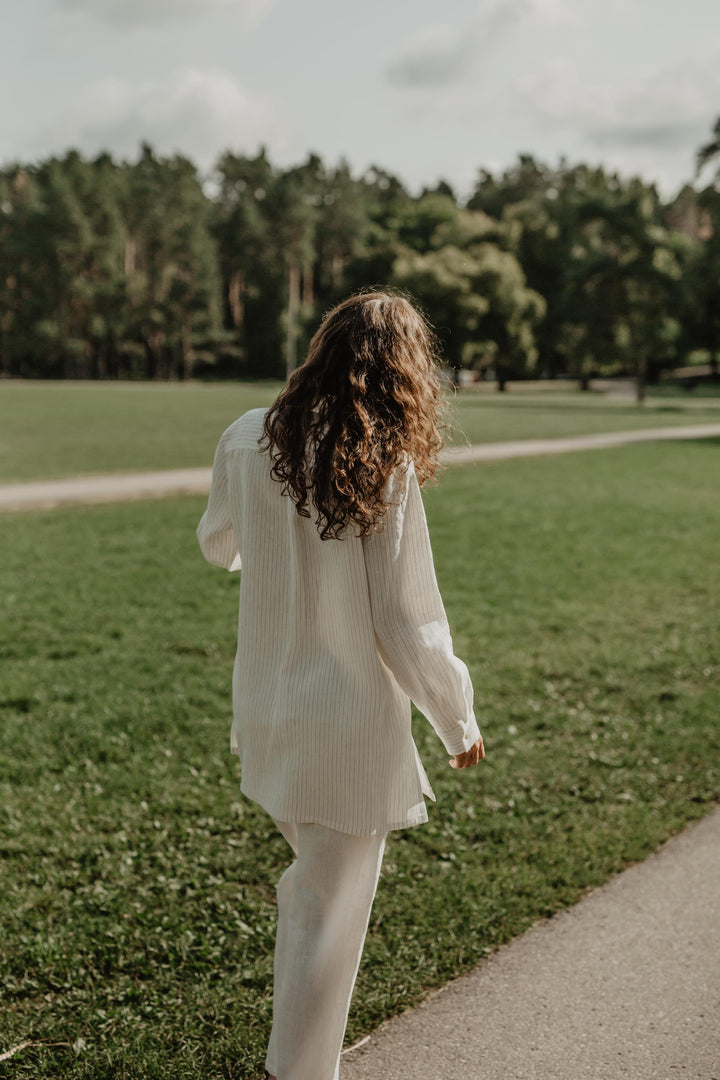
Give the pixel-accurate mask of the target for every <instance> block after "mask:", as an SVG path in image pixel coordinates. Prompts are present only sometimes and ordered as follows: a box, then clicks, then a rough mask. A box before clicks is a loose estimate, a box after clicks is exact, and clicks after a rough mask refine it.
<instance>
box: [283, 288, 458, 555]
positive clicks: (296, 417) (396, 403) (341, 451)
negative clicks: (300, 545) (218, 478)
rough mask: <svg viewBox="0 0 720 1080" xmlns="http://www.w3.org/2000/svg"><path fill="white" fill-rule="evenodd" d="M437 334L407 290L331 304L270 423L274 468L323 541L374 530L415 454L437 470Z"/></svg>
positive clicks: (429, 472)
mask: <svg viewBox="0 0 720 1080" xmlns="http://www.w3.org/2000/svg"><path fill="white" fill-rule="evenodd" d="M441 413H442V392H441V386H440V380H439V377H438V361H437V351H436V343H435V337H434V335H433V333H432V330H431V329H430V326H429V324H428V323H427V321H426V320H425V319H424V318H423V316H422V315H421V314H420V312H419V311H417V310H416V308H415V307H413V305H412V304H411V303H410V301H409V300H408V299H406V297H404V296H402V295H401V294H398V293H392V292H371V291H367V292H362V293H358V294H357V295H355V296H351V297H350V298H349V299H347V300H344V301H343V302H342V303H341V304H338V306H337V307H335V308H333V310H332V311H330V312H329V313H328V314H327V315H326V316H325V318H324V319H323V321H322V323H321V324H320V327H319V329H318V330H317V332H316V333H315V335H314V336H313V338H312V340H311V342H310V346H309V349H308V354H307V358H306V360H305V362H304V363H303V364H302V366H301V367H299V368H297V370H296V371H294V372H293V373H292V375H291V376H290V379H289V380H288V383H287V385H286V386H285V388H284V389H283V390H282V392H281V393H280V395H279V396H278V398H277V399H276V401H275V402H274V404H273V405H272V406H271V407H270V409H269V411H268V413H267V415H266V417H265V422H264V429H263V440H262V449H263V450H266V451H267V450H269V452H270V455H271V457H272V461H273V465H272V471H271V472H272V476H273V478H274V479H275V480H278V481H279V482H280V483H281V484H282V485H283V492H284V494H286V495H289V496H290V498H291V499H292V500H293V501H294V503H295V505H296V507H297V512H298V514H301V515H302V516H303V517H310V510H309V509H308V503H309V502H311V503H312V506H313V509H314V511H315V524H316V525H317V527H318V529H319V531H320V535H321V537H322V539H323V540H328V539H342V535H341V534H342V533H343V532H344V531H345V529H346V528H347V527H348V526H352V527H353V530H354V533H355V535H357V536H367V535H368V534H369V533H371V532H373V531H375V530H376V529H377V528H378V527H379V526H381V523H382V520H383V518H384V516H385V513H386V510H387V505H388V504H387V502H386V501H385V500H386V493H385V485H386V483H387V481H388V478H389V477H390V474H391V473H392V472H393V470H394V469H395V468H396V467H397V466H398V465H402V464H403V463H404V462H406V461H407V460H408V459H409V460H412V462H413V463H414V465H415V469H416V471H417V475H418V480H419V481H420V483H421V484H422V483H424V482H425V481H426V480H427V479H428V478H429V477H432V476H433V475H434V474H435V471H436V469H437V467H438V452H439V450H440V448H441V446H442V435H441V430H442V427H444V424H443V422H442V415H441Z"/></svg>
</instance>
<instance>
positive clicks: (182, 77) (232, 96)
mask: <svg viewBox="0 0 720 1080" xmlns="http://www.w3.org/2000/svg"><path fill="white" fill-rule="evenodd" d="M284 132H285V127H284V124H283V123H282V122H281V120H280V116H279V110H278V108H277V107H276V105H275V103H274V102H272V101H270V100H268V99H266V98H262V97H259V96H257V95H253V96H251V95H249V94H248V93H247V92H246V91H245V90H244V89H243V87H242V86H241V85H240V84H239V83H238V82H237V81H236V80H235V79H234V78H233V77H232V76H231V75H229V74H228V73H227V72H224V71H218V70H200V69H197V68H187V69H185V70H182V71H179V72H176V73H174V74H173V75H171V76H170V77H169V78H167V79H164V80H162V81H157V82H155V81H145V82H140V83H130V82H124V81H121V80H118V79H106V80H103V81H102V82H99V83H95V84H92V85H90V86H87V87H86V88H85V90H84V92H83V94H82V96H81V97H80V98H78V99H76V100H75V101H74V102H72V103H70V104H69V105H68V106H67V107H65V108H63V109H62V110H61V111H58V112H57V113H56V114H55V115H54V116H51V117H50V118H49V119H48V121H47V122H46V123H45V124H43V126H42V127H41V128H39V129H37V130H35V131H34V132H31V133H29V134H28V135H27V136H25V137H24V139H23V140H22V142H21V143H20V145H19V146H17V147H14V148H13V156H16V157H19V158H36V157H38V156H46V155H48V154H51V153H61V152H63V151H64V150H66V149H68V148H69V147H74V148H77V149H79V150H81V151H83V152H85V153H88V154H94V153H99V152H100V151H102V150H109V151H111V152H112V153H114V154H116V155H118V156H120V157H132V156H134V155H135V153H136V152H137V149H138V146H139V143H140V142H141V141H142V140H145V141H147V142H149V143H151V144H152V146H153V147H154V148H155V149H156V150H158V151H159V152H161V153H174V152H180V153H185V154H188V155H189V156H190V157H192V158H193V159H194V160H195V161H197V162H198V163H199V164H200V165H201V166H202V167H207V166H209V165H210V164H211V163H212V161H213V160H214V159H215V157H216V155H217V154H218V152H219V151H221V150H223V149H228V148H230V149H235V150H242V151H247V152H252V151H254V150H255V149H256V148H257V147H258V145H259V144H260V143H265V142H266V143H268V144H272V145H276V146H277V145H278V144H279V145H280V147H281V149H282V146H283V139H284Z"/></svg>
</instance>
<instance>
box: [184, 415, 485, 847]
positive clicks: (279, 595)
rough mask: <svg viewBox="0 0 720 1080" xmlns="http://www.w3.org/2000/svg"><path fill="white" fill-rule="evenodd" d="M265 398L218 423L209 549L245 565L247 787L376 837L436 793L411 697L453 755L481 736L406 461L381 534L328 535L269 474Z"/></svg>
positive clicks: (238, 709) (238, 666) (240, 699)
mask: <svg viewBox="0 0 720 1080" xmlns="http://www.w3.org/2000/svg"><path fill="white" fill-rule="evenodd" d="M265 412H266V410H265V409H252V410H251V411H250V412H247V413H245V414H244V416H241V417H240V419H239V420H236V421H235V423H234V424H232V425H231V426H230V427H229V428H228V429H227V431H225V432H224V434H223V435H222V437H221V439H220V442H219V444H218V448H217V451H216V453H215V460H214V465H213V475H212V486H211V489H210V496H209V501H208V507H207V510H206V512H205V514H204V515H203V518H202V520H201V521H200V524H199V526H198V530H197V531H198V538H199V541H200V546H201V548H202V551H203V554H204V555H205V558H206V559H207V560H208V561H209V562H211V563H213V564H215V565H217V566H222V567H225V568H227V569H228V570H238V569H240V567H241V565H242V581H241V587H240V610H239V621H238V647H237V654H236V658H235V666H234V670H233V724H232V731H231V739H230V743H231V749H232V750H233V751H234V752H235V753H237V754H238V755H239V757H240V759H241V763H242V766H241V790H242V791H243V792H244V794H245V795H247V796H248V797H249V798H251V799H253V800H255V801H256V802H258V803H259V804H260V805H261V806H263V807H264V808H265V809H266V810H267V811H268V813H270V814H271V815H272V816H273V817H274V818H275V819H276V820H279V821H297V822H315V823H316V824H320V825H325V826H327V827H329V828H332V829H339V830H341V831H342V832H346V833H352V834H355V835H372V834H374V833H378V832H384V831H386V830H388V829H399V828H404V827H405V826H409V825H417V824H419V823H421V822H423V821H427V810H426V807H425V800H424V798H423V795H424V794H426V795H428V796H429V797H431V798H434V796H433V794H432V790H431V789H430V786H429V784H428V782H427V777H426V776H425V773H424V770H423V768H422V765H421V763H420V758H419V755H418V752H417V749H416V748H415V744H414V742H413V738H412V732H411V726H410V712H411V710H410V702H411V700H412V701H414V702H415V704H416V705H417V707H418V708H419V709H420V710H421V712H423V713H424V714H425V716H426V717H427V718H428V719H429V720H430V722H431V724H432V725H433V727H434V728H435V731H436V732H437V734H438V735H439V737H440V739H441V740H442V742H443V744H444V746H445V749H446V750H447V751H448V753H449V754H453V755H454V754H460V753H462V752H463V751H465V750H468V749H469V748H470V747H471V746H472V745H473V743H475V741H476V740H477V738H478V736H479V731H478V727H477V723H476V721H475V715H474V713H473V691H472V684H471V682H470V677H469V674H468V670H467V668H466V666H465V664H463V662H462V661H461V660H459V659H458V658H457V657H456V656H455V655H454V653H453V646H452V640H451V637H450V631H449V628H448V622H447V618H446V615H445V610H444V608H443V604H442V600H441V598H440V593H439V591H438V587H437V582H436V578H435V569H434V566H433V559H432V552H431V549H430V540H429V536H428V530H427V523H426V520H425V512H424V508H423V504H422V499H421V496H420V489H419V485H418V481H417V476H416V474H415V471H414V468H413V466H412V463H411V462H408V463H405V464H404V465H403V466H402V467H399V468H398V469H396V470H395V472H394V473H393V474H392V476H391V478H390V480H389V482H388V487H387V489H386V497H387V499H388V501H389V506H388V509H387V515H386V519H385V522H384V526H383V527H382V529H381V531H378V532H373V533H372V534H371V535H369V536H367V537H364V538H361V537H357V536H354V535H352V533H351V531H350V529H346V531H345V533H344V534H343V537H344V538H342V539H339V540H336V539H330V540H321V538H320V534H319V531H318V528H317V526H316V524H315V522H314V519H313V518H312V517H311V518H307V517H302V516H301V515H300V514H298V512H297V510H296V507H295V503H294V502H293V500H292V499H291V498H290V497H289V496H288V495H285V494H283V491H282V485H281V484H280V483H279V482H278V481H277V480H274V479H273V478H272V477H271V475H270V469H271V466H272V461H271V458H270V454H269V453H268V452H267V451H265V452H263V451H261V450H260V447H259V445H258V443H259V440H260V438H261V436H262V427H263V420H264V417H265Z"/></svg>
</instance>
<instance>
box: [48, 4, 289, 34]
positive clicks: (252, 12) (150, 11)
mask: <svg viewBox="0 0 720 1080" xmlns="http://www.w3.org/2000/svg"><path fill="white" fill-rule="evenodd" d="M275 2H276V0H56V3H57V11H58V12H60V13H61V14H64V15H67V16H72V17H74V18H76V19H80V20H82V21H85V22H87V21H89V22H95V23H97V22H99V23H106V24H109V25H111V26H115V27H124V28H127V29H130V28H133V27H136V26H153V25H154V26H157V25H160V24H165V23H170V22H176V21H177V20H178V19H184V18H188V17H192V16H198V15H207V14H209V13H213V12H217V11H220V10H232V11H236V12H237V13H239V14H240V15H241V16H242V17H243V18H244V19H246V20H247V21H248V22H256V21H257V20H258V19H260V18H262V16H263V15H265V14H266V12H268V11H269V10H270V8H271V7H272V6H273V5H274V3H275Z"/></svg>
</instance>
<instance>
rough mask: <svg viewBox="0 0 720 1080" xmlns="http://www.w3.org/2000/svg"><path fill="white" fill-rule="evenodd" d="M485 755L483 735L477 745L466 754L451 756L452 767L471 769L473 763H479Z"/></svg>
mask: <svg viewBox="0 0 720 1080" xmlns="http://www.w3.org/2000/svg"><path fill="white" fill-rule="evenodd" d="M484 757H485V747H484V746H483V741H482V735H481V736H480V738H479V739H478V741H477V742H476V743H475V745H474V746H471V747H470V749H469V750H466V751H465V753H464V754H456V755H455V757H453V758H450V767H451V768H453V769H471V768H472V767H473V765H477V764H478V762H480V761H482V759H483V758H484Z"/></svg>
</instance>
